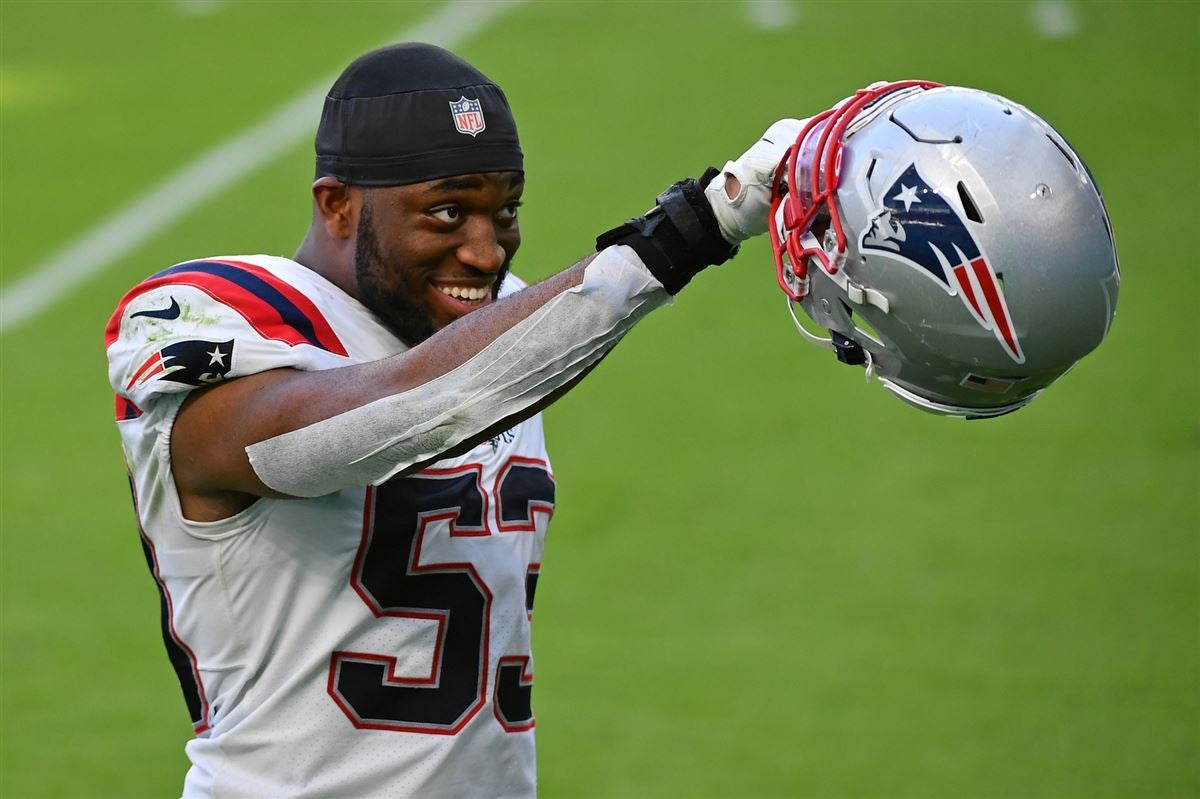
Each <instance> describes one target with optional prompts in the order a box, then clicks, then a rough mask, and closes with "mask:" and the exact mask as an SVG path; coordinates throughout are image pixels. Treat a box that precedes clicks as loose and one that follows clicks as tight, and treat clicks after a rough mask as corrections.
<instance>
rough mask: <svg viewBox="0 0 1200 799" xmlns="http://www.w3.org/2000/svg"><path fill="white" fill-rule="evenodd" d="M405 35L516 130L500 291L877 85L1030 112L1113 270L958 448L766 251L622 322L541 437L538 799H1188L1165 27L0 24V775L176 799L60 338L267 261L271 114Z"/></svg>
mask: <svg viewBox="0 0 1200 799" xmlns="http://www.w3.org/2000/svg"><path fill="white" fill-rule="evenodd" d="M431 18H436V19H438V20H441V22H439V23H438V25H439V27H438V28H437V30H438V31H439V35H441V36H444V37H446V38H445V39H444V41H449V42H452V43H453V47H454V49H456V50H457V51H458V52H460V53H461V54H462V55H464V56H465V57H466V58H468V59H469V60H471V61H472V62H474V63H475V64H476V65H478V66H479V67H480V68H481V69H482V70H483V71H485V72H486V73H487V74H489V75H490V76H491V77H492V78H493V79H495V80H496V81H498V82H499V83H500V84H501V85H502V86H503V87H504V88H505V90H506V91H507V93H508V95H509V98H510V100H511V101H512V104H513V106H514V108H515V110H516V114H517V119H518V122H519V124H520V126H521V134H522V140H523V145H524V149H525V152H526V158H527V161H526V165H527V177H528V185H527V192H526V195H525V202H526V204H525V207H524V208H523V209H522V211H521V214H522V228H523V231H524V241H525V243H524V246H523V247H522V249H521V252H520V254H519V255H518V257H517V259H516V262H515V271H516V272H517V273H518V274H520V275H522V276H523V277H525V278H527V279H536V278H540V277H543V276H546V275H548V274H550V273H552V272H554V271H557V269H559V268H560V267H562V266H564V265H566V264H568V263H570V262H572V261H574V260H575V259H576V258H578V257H579V256H581V255H583V254H585V253H586V252H587V251H588V250H589V249H590V247H591V242H592V240H593V238H594V236H595V235H596V233H597V232H599V231H602V230H604V229H607V228H608V227H611V226H612V225H614V224H616V223H617V222H620V221H621V220H623V219H625V218H626V217H628V216H630V215H631V214H633V213H636V212H640V211H641V210H643V209H644V208H646V207H647V206H648V205H649V204H650V202H651V201H652V199H653V197H654V195H655V194H656V193H657V192H658V191H660V190H661V189H662V188H663V187H664V186H666V185H667V184H668V183H670V182H672V181H674V180H676V179H678V178H680V177H682V176H684V175H687V174H695V173H698V172H699V171H700V170H701V169H703V168H704V166H706V165H708V164H710V163H712V164H717V165H720V164H721V163H722V162H724V160H726V159H727V158H730V157H734V156H736V155H737V154H738V153H740V152H741V151H742V150H743V149H744V148H745V147H746V146H747V145H748V144H749V143H750V142H752V141H753V140H754V139H756V138H757V136H758V135H759V134H760V133H761V131H762V130H764V129H765V128H766V126H767V125H768V124H770V122H772V121H773V120H775V119H776V118H778V117H780V116H806V115H809V114H812V113H815V112H817V111H820V110H822V109H824V108H826V107H828V106H829V105H831V104H832V103H833V102H835V101H836V100H838V99H839V98H841V97H843V96H845V95H847V94H849V93H851V92H853V90H855V89H856V88H858V87H860V86H863V85H865V84H867V83H870V82H872V81H875V80H880V79H899V78H907V77H922V78H928V79H932V80H937V81H941V82H944V83H959V84H964V85H968V86H975V87H979V88H984V89H988V90H991V91H994V92H997V93H1000V94H1003V95H1007V96H1009V97H1012V98H1014V99H1016V100H1017V101H1019V102H1021V103H1023V104H1025V105H1027V106H1029V107H1030V108H1031V109H1033V110H1034V111H1035V112H1038V113H1039V114H1041V115H1042V116H1044V117H1045V118H1046V119H1047V120H1049V121H1050V122H1051V123H1052V124H1054V125H1055V126H1056V127H1058V129H1059V130H1060V131H1062V132H1063V133H1064V134H1065V135H1066V137H1067V138H1068V139H1070V140H1071V142H1072V143H1073V144H1074V145H1075V147H1076V148H1077V149H1078V150H1079V152H1080V153H1081V154H1082V155H1083V156H1084V158H1085V159H1086V160H1087V161H1088V163H1089V165H1090V166H1091V168H1092V170H1093V172H1094V173H1095V174H1096V176H1097V179H1098V181H1099V184H1100V186H1101V187H1102V189H1103V190H1104V193H1105V196H1106V199H1107V200H1108V204H1109V208H1110V211H1111V214H1112V219H1113V224H1114V226H1115V231H1116V238H1117V243H1118V248H1119V250H1120V254H1121V256H1122V275H1123V278H1124V281H1123V285H1122V289H1121V297H1120V304H1119V309H1118V315H1117V320H1116V323H1115V325H1114V327H1113V330H1112V334H1111V336H1110V337H1109V339H1108V340H1107V341H1106V342H1105V343H1104V345H1103V346H1102V347H1101V348H1100V349H1099V350H1098V351H1096V352H1095V353H1094V354H1092V355H1091V356H1089V357H1088V358H1087V359H1086V360H1084V361H1083V362H1082V364H1081V365H1080V366H1079V367H1078V368H1076V369H1075V370H1074V371H1073V372H1072V373H1071V374H1070V375H1068V376H1067V377H1066V378H1064V379H1063V380H1062V381H1061V382H1060V383H1059V384H1057V385H1055V386H1054V387H1053V389H1051V390H1050V391H1049V392H1048V393H1047V394H1046V396H1044V397H1042V398H1041V399H1039V400H1038V401H1037V402H1036V403H1034V404H1033V405H1031V406H1030V407H1028V408H1027V409H1024V410H1022V411H1020V412H1019V413H1017V414H1014V415H1011V416H1007V417H1004V418H1002V419H998V420H994V421H984V422H971V423H964V422H961V421H955V420H946V419H939V418H935V417H932V416H926V415H924V414H922V413H920V412H918V411H915V410H913V409H911V408H909V407H907V406H905V405H903V404H902V403H900V402H899V401H898V400H896V399H895V398H893V397H891V396H890V395H889V394H888V392H886V391H885V390H883V389H882V388H881V387H879V386H878V385H870V386H868V385H865V384H864V381H863V374H862V371H861V370H859V369H849V368H846V367H844V366H841V365H840V364H838V363H836V362H835V360H834V358H833V356H832V355H830V354H829V353H827V352H823V351H819V350H817V349H815V348H812V347H809V346H807V345H805V344H804V343H803V342H802V341H801V340H800V339H799V337H798V336H797V335H796V333H795V332H794V330H792V327H791V322H790V321H789V320H788V318H787V316H786V313H785V310H784V302H783V296H782V294H781V293H780V292H779V290H778V288H777V287H776V285H775V278H774V271H773V264H772V261H771V256H770V253H769V248H768V245H767V244H766V242H763V241H756V242H753V243H751V244H749V245H747V246H746V247H745V248H744V249H743V252H742V254H741V255H740V256H739V257H738V259H737V260H736V261H734V262H732V263H730V264H728V265H726V266H724V267H722V268H720V269H718V270H712V273H706V274H705V275H703V276H701V278H699V279H697V280H696V281H695V282H694V283H693V285H692V286H691V287H690V288H689V289H688V290H687V291H686V292H685V293H683V294H682V295H681V296H680V297H679V299H678V301H677V302H676V303H675V305H674V306H673V307H672V308H670V309H667V310H665V311H663V312H661V313H658V314H655V315H654V316H652V317H651V318H649V319H648V320H647V321H646V322H645V323H644V324H643V325H642V326H641V327H639V329H638V330H636V331H634V333H633V334H632V335H630V337H629V338H628V339H627V340H626V341H625V342H624V343H623V344H622V345H621V347H620V348H619V353H618V354H617V355H616V356H615V357H612V358H609V359H608V360H607V361H606V362H605V364H604V366H603V367H601V368H600V370H599V371H598V372H597V374H596V375H595V376H594V377H593V378H591V379H590V380H588V381H586V382H585V383H584V384H583V385H582V386H581V387H580V388H579V389H578V390H576V391H575V392H573V393H572V394H571V395H570V396H568V397H567V398H566V399H565V400H563V401H562V402H561V403H559V404H558V405H557V406H555V407H554V408H553V409H551V410H550V411H549V412H548V413H547V415H546V423H547V434H548V438H549V442H550V449H551V455H552V458H553V465H554V471H555V474H556V477H557V481H558V491H559V494H558V500H559V501H558V511H557V513H556V516H555V520H554V524H553V525H552V527H551V530H550V534H549V539H548V545H547V552H546V558H545V566H544V569H543V573H542V580H541V582H540V584H539V590H538V611H537V619H536V621H535V624H534V639H535V653H536V659H537V688H536V690H535V692H534V707H535V711H536V713H537V719H538V730H539V750H540V775H541V794H542V795H543V796H544V797H549V798H553V797H663V798H667V797H851V796H853V797H881V798H882V797H888V798H889V799H890V798H892V797H1047V798H1049V797H1181V796H1197V795H1200V535H1198V530H1200V500H1198V496H1200V463H1198V458H1197V454H1198V452H1200V413H1198V409H1200V391H1198V386H1197V371H1198V369H1197V368H1198V367H1200V359H1198V358H1197V354H1196V348H1195V344H1194V342H1191V341H1189V340H1188V338H1187V337H1188V336H1189V335H1194V330H1193V325H1194V322H1193V320H1194V318H1195V310H1194V308H1193V303H1194V302H1195V298H1196V297H1197V296H1200V285H1198V283H1200V281H1198V279H1197V274H1198V270H1197V269H1196V255H1195V251H1194V248H1193V247H1192V246H1191V245H1189V244H1188V242H1189V241H1191V239H1190V238H1188V236H1190V234H1188V235H1184V234H1186V233H1187V229H1188V228H1189V227H1191V226H1192V225H1193V224H1195V223H1196V219H1197V212H1198V211H1200V206H1198V204H1197V198H1196V193H1197V189H1198V187H1200V157H1198V155H1197V146H1196V142H1197V141H1200V115H1198V113H1197V106H1196V99H1197V95H1196V86H1197V80H1198V79H1200V68H1198V56H1197V53H1198V52H1200V6H1198V5H1197V4H1194V3H1185V2H1178V3H1169V2H1160V3H1152V2H1147V3H1083V2H1078V3H1070V2H1015V1H1014V2H997V3H971V4H967V3H961V4H959V3H921V2H905V3H882V2H879V3H877V2H859V3H824V2H807V1H805V2H801V1H800V0H793V1H792V2H786V1H783V2H764V1H760V2H712V3H683V2H638V3H621V2H603V3H583V2H579V3H576V2H533V1H530V2H525V3H512V4H496V3H485V4H471V3H462V4H456V5H447V4H444V3H434V2H422V3H398V2H340V3H321V2H305V3H282V2H279V3H266V2H222V1H221V0H177V1H176V2H157V3H134V2H126V3H104V2H89V3H82V2H70V3H68V2H59V3H52V2H38V3H32V2H19V1H17V0H6V1H5V2H4V3H3V4H2V5H0V170H2V171H0V270H2V282H0V290H2V291H3V316H2V317H0V328H2V332H0V348H2V349H0V358H2V368H0V380H2V381H3V382H2V394H0V404H2V408H0V431H2V434H3V440H2V446H0V457H2V469H3V472H2V476H3V480H2V485H0V547H2V550H0V553H2V561H0V569H2V572H0V577H2V580H3V582H2V584H0V601H2V604H0V613H2V617H0V621H2V625H0V630H2V634H3V638H2V644H3V649H2V651H0V657H2V662H0V668H2V672H0V700H2V703H3V705H2V709H0V747H2V748H0V758H2V760H0V794H3V796H5V797H11V799H20V798H21V797H58V798H59V799H62V798H64V797H114V798H115V797H122V798H125V797H129V798H133V797H163V796H175V795H178V793H179V791H180V788H181V785H182V776H183V773H184V771H185V769H186V758H185V756H184V754H183V744H184V743H185V741H186V740H187V739H188V737H189V736H190V734H191V729H190V726H189V724H188V718H187V715H186V711H185V708H184V704H183V702H182V698H181V696H180V692H179V688H178V685H177V683H176V682H175V679H174V675H173V672H172V670H171V668H170V666H169V664H168V661H167V659H166V657H165V653H164V651H163V644H162V640H161V637H160V635H159V623H158V603H157V597H156V593H155V589H154V585H153V581H152V580H151V578H150V576H149V574H148V573H147V571H146V567H145V563H144V562H143V560H142V554H141V550H140V547H139V542H138V536H137V530H136V527H135V525H134V518H133V513H132V508H131V505H130V501H129V496H128V490H127V487H126V480H125V476H124V470H123V464H122V461H121V454H120V448H119V440H118V436H117V432H116V430H115V428H114V425H113V421H112V419H113V417H112V410H111V408H112V405H111V402H112V400H111V394H112V392H111V390H110V389H109V387H108V385H107V381H106V376H105V369H106V365H105V357H104V352H103V343H102V333H101V331H102V329H103V327H104V323H105V321H106V320H107V318H108V315H109V314H110V312H111V310H112V308H113V307H114V305H115V303H116V302H117V300H118V299H119V298H120V297H121V295H122V294H123V293H124V291H125V290H126V289H127V288H129V287H130V286H132V285H133V284H134V283H136V282H137V281H139V280H140V279H141V278H142V277H144V276H146V275H148V274H150V273H153V272H155V271H158V270H159V269H162V268H164V267H165V266H167V265H170V264H172V263H176V262H178V261H181V260H185V259H188V258H195V257H200V256H206V255H216V254H232V253H257V252H262V253H274V254H284V255H290V254H291V253H292V252H293V251H294V249H295V247H296V245H297V244H298V242H299V240H300V237H301V235H302V233H303V231H304V229H305V226H306V224H307V220H308V216H309V194H308V186H309V183H310V181H311V176H312V157H311V156H312V145H311V138H312V133H313V130H314V129H315V125H316V120H317V115H318V108H319V105H318V104H317V103H316V102H314V101H313V91H314V89H315V90H316V91H317V92H319V91H320V90H321V89H322V88H323V87H327V86H328V84H329V83H331V82H332V79H333V77H334V76H335V75H336V74H337V73H338V72H339V71H340V70H341V68H342V67H343V66H344V65H345V64H346V63H348V62H349V61H350V60H351V59H352V58H354V57H355V56H357V55H359V54H360V53H361V52H363V51H365V50H367V49H370V48H373V47H375V46H378V45H382V44H385V43H388V42H391V41H395V40H398V39H402V38H410V37H414V36H421V35H428V31H430V30H432V29H431V28H430V27H429V26H428V23H429V20H430V19H431ZM447 20H449V23H448V24H447ZM421 26H424V27H421ZM317 96H319V94H318V95H317ZM297 98H300V99H297ZM293 101H295V103H296V105H294V106H292V107H290V108H291V110H290V111H289V110H288V108H287V107H286V106H287V104H288V103H291V102H293ZM281 108H282V109H284V110H283V111H280V109H281ZM272 120H274V121H273V123H272V122H271V121H272ZM265 123H270V124H271V126H270V127H268V128H262V127H261V126H262V125H264V124H265ZM255 131H258V133H257V134H255V135H256V137H255V136H251V137H250V138H249V139H246V138H244V135H245V134H247V132H250V133H255ZM239 136H243V138H240V139H239V138H237V137H239ZM230 142H234V144H232V145H230V144H229V143H230ZM227 145H228V146H227ZM222 146H226V149H224V150H220V151H219V152H220V153H222V154H223V155H220V156H219V157H217V158H216V159H215V160H209V161H200V160H199V159H203V158H205V157H206V155H210V154H211V153H212V152H213V151H214V148H218V147H222ZM239 159H240V160H239ZM198 163H199V166H196V165H197V164H198ZM189 168H191V171H190V172H181V170H187V169H189ZM222 168H224V169H227V170H229V174H225V173H223V172H222V171H221V169H222ZM121 213H124V214H125V215H124V216H123V217H119V218H114V215H116V214H121ZM72 248H73V249H72ZM35 274H38V275H43V279H42V280H41V281H40V282H34V283H31V282H25V281H26V279H28V278H29V277H30V276H31V275H35ZM1189 308H1192V310H1189Z"/></svg>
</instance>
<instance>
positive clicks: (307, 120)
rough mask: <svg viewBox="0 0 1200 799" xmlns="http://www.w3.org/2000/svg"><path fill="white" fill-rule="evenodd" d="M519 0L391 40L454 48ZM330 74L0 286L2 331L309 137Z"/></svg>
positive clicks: (486, 5)
mask: <svg viewBox="0 0 1200 799" xmlns="http://www.w3.org/2000/svg"><path fill="white" fill-rule="evenodd" d="M521 2H522V0H493V1H492V2H487V1H486V0H484V1H482V2H481V1H480V0H452V1H451V2H448V3H446V4H445V5H443V6H441V7H440V8H438V9H437V10H436V11H435V12H434V13H433V14H431V15H430V16H429V17H427V18H426V19H424V20H422V21H421V22H418V23H417V24H415V25H413V26H411V27H408V28H405V29H404V30H402V31H400V32H399V33H397V34H396V35H395V36H394V37H392V38H391V39H389V40H388V41H389V42H392V41H406V40H407V41H424V42H430V43H433V44H438V45H441V46H443V47H454V46H455V45H457V44H460V43H462V42H464V41H466V40H468V39H470V38H471V37H472V36H474V35H475V34H477V33H479V32H480V31H481V30H483V29H484V28H486V27H487V26H488V24H489V23H491V22H492V21H493V20H494V19H496V18H497V17H499V16H501V15H502V14H504V13H506V12H508V11H511V10H512V9H514V8H516V7H517V6H519V5H521ZM336 79H337V76H336V75H330V76H328V77H326V78H323V79H322V80H321V81H319V82H318V83H316V84H314V85H313V86H312V87H311V88H309V89H308V90H306V91H304V92H301V93H300V94H299V95H297V96H296V97H295V98H294V99H292V100H290V101H288V102H287V103H284V104H283V105H282V106H280V107H279V108H278V109H277V110H276V111H275V112H274V113H273V114H271V115H270V116H269V117H267V118H266V119H264V120H263V121H262V122H260V123H259V124H257V125H255V126H254V127H252V128H250V129H249V130H246V131H243V132H242V133H239V134H237V135H235V136H233V137H232V138H230V139H227V140H226V141H224V142H222V143H220V144H218V145H217V146H216V147H214V148H212V149H211V150H209V151H208V152H206V153H204V154H202V155H201V156H199V157H198V158H196V159H195V160H194V161H192V162H191V163H188V164H185V165H184V166H182V167H181V168H180V169H179V170H178V171H176V172H175V173H174V174H172V175H169V176H168V177H167V178H166V179H165V180H163V181H162V182H161V183H160V184H158V185H157V186H155V187H154V188H153V189H151V190H150V191H148V192H147V193H146V194H143V195H142V196H141V197H137V198H135V199H134V200H132V201H131V202H129V203H128V204H126V205H125V206H124V207H122V208H120V209H118V210H117V211H115V212H114V213H113V214H112V215H111V216H109V217H108V218H107V219H105V220H103V221H101V222H100V224H98V225H96V227H94V228H92V229H91V230H89V231H87V232H86V233H84V234H83V235H82V236H80V237H79V238H77V239H75V240H74V241H72V242H69V243H68V244H67V245H66V246H64V247H62V248H61V249H60V250H58V251H57V252H55V253H52V254H51V255H50V256H49V257H48V258H46V259H45V260H44V261H42V262H41V263H39V264H37V265H36V266H34V267H33V268H31V269H30V270H29V271H28V272H26V273H25V274H24V275H23V276H22V277H20V278H19V279H17V280H14V281H13V282H12V283H11V284H10V285H8V286H5V287H4V289H3V290H2V291H0V333H4V332H7V331H9V330H11V329H13V328H15V327H17V326H18V325H20V324H22V323H23V322H26V321H28V320H29V319H32V318H33V317H35V316H37V315H38V314H39V313H41V312H42V311H44V310H46V309H47V308H49V307H50V306H51V305H53V304H54V303H56V302H58V301H59V300H61V299H62V298H63V297H64V296H66V295H67V294H69V293H70V292H72V291H74V290H76V289H77V288H79V286H80V284H82V283H83V282H85V281H86V280H88V279H89V278H91V277H93V276H95V275H96V274H98V273H99V272H100V271H101V270H102V269H104V268H105V267H106V266H108V265H109V264H111V263H113V262H114V261H116V260H117V259H119V258H121V257H122V256H125V255H127V254H129V252H131V251H132V250H134V249H135V248H137V247H138V246H139V245H141V244H143V243H144V242H146V241H147V240H148V239H149V238H150V237H151V236H153V235H155V234H156V233H158V232H160V231H162V230H163V229H164V228H166V227H168V226H170V225H171V224H172V223H174V222H176V221H177V220H178V219H179V218H180V217H182V216H184V215H185V214H187V213H188V212H189V211H192V210H193V209H195V208H196V207H197V206H199V205H201V204H202V203H204V202H205V201H206V200H208V199H210V198H211V197H213V196H214V195H216V194H218V193H219V192H221V191H223V190H225V189H227V188H229V187H230V186H232V185H234V184H236V183H237V182H238V181H239V180H242V179H243V178H245V177H246V176H247V175H248V174H249V173H250V172H251V171H253V170H255V169H257V168H259V167H261V166H264V165H266V164H267V163H269V162H270V161H271V160H272V159H273V158H275V157H277V156H278V155H280V154H281V153H283V152H284V151H285V150H287V149H288V148H289V147H292V146H293V145H295V144H296V143H298V142H300V141H301V140H303V139H306V138H307V139H311V138H312V136H313V130H314V129H315V127H316V123H317V119H318V118H319V117H320V114H321V105H322V102H323V101H324V99H325V93H326V92H327V91H329V87H330V86H331V85H333V82H334V81H335V80H336Z"/></svg>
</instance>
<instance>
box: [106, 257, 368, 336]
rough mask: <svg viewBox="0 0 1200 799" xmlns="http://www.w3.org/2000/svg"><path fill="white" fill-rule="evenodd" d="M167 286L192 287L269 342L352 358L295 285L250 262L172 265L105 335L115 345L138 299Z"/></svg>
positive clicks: (136, 291) (140, 289)
mask: <svg viewBox="0 0 1200 799" xmlns="http://www.w3.org/2000/svg"><path fill="white" fill-rule="evenodd" d="M161 286H192V287H194V288H198V289H200V290H201V291H203V292H204V293H205V294H207V295H209V296H210V297H212V298H213V299H214V300H216V301H218V302H220V303H223V304H224V305H228V306H229V307H230V308H233V309H234V310H235V311H237V312H238V313H239V314H241V315H242V316H243V317H244V318H245V320H246V321H247V322H249V323H250V326H251V327H253V328H254V329H255V330H256V331H258V333H259V335H261V336H262V337H263V338H269V339H273V340H275V341H282V342H284V343H285V344H289V345H291V346H293V347H294V346H297V345H299V344H311V345H312V346H314V347H320V348H321V349H323V350H326V351H328V352H332V353H334V354H335V355H346V354H347V352H346V348H345V346H343V344H342V342H341V340H340V339H339V338H338V336H337V334H336V333H334V331H333V327H332V326H331V325H330V324H329V322H328V320H326V319H325V316H324V315H323V314H322V313H321V311H320V310H319V309H318V308H317V306H316V305H314V304H313V302H312V300H310V299H309V298H308V297H306V296H304V294H303V293H301V292H300V291H298V290H297V289H296V287H295V286H292V285H290V284H289V283H287V282H286V281H284V280H282V279H280V278H279V277H276V276H275V275H274V274H272V273H271V272H269V271H267V270H266V269H263V268H262V267H261V266H257V265H255V264H251V263H247V262H245V261H230V260H205V261H188V262H186V263H182V264H178V265H176V266H172V267H171V268H170V269H165V270H163V271H162V272H159V273H158V274H155V275H151V276H150V277H149V278H147V279H146V280H144V281H142V282H141V283H139V284H138V285H136V286H134V287H133V288H132V289H131V290H130V291H129V293H127V294H126V295H125V296H124V297H123V298H121V302H120V304H119V305H117V310H116V311H115V312H114V313H113V315H112V318H110V319H109V320H108V326H107V327H106V328H105V331H104V346H105V347H109V346H111V345H112V343H113V342H114V341H116V340H117V336H118V334H119V333H120V329H121V317H122V316H123V314H124V313H125V308H126V307H127V306H128V305H129V303H131V302H132V301H133V300H135V299H136V298H138V297H139V296H141V295H142V294H145V293H146V292H147V291H151V290H153V289H156V288H159V287H161Z"/></svg>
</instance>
